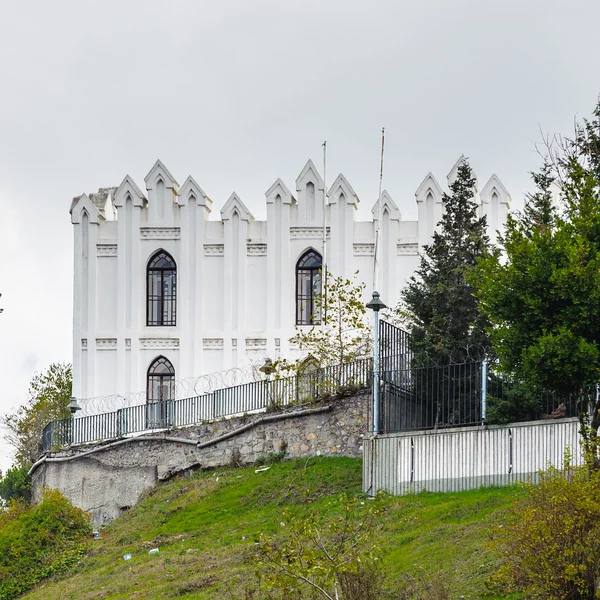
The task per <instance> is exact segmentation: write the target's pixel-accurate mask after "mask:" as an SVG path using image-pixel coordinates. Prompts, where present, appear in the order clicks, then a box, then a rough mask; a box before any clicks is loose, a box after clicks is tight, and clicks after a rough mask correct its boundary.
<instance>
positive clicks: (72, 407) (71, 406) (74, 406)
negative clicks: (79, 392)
mask: <svg viewBox="0 0 600 600" xmlns="http://www.w3.org/2000/svg"><path fill="white" fill-rule="evenodd" d="M69 410H70V411H71V421H69V444H72V443H73V442H74V441H75V440H74V438H75V423H74V421H75V413H76V412H77V411H78V410H81V406H79V404H78V403H77V398H75V396H71V402H69Z"/></svg>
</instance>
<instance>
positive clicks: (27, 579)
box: [0, 490, 90, 600]
mask: <svg viewBox="0 0 600 600" xmlns="http://www.w3.org/2000/svg"><path fill="white" fill-rule="evenodd" d="M89 532H90V524H89V518H88V516H87V515H86V514H85V513H84V512H83V511H81V510H79V509H78V508H74V507H73V505H72V504H71V503H70V502H69V501H68V500H67V499H66V498H64V497H63V496H61V495H60V493H59V492H58V491H56V490H46V491H45V492H44V496H43V498H42V502H41V503H40V504H38V505H34V506H28V505H27V504H26V503H24V502H20V501H13V502H11V503H10V504H9V507H8V508H7V510H5V511H3V512H1V513H0V600H11V599H12V598H16V597H17V596H19V595H21V594H23V593H24V592H25V591H27V590H28V589H30V588H31V587H33V586H34V585H35V584H36V583H38V582H39V581H41V580H42V579H45V578H47V577H50V576H58V575H61V574H63V573H65V572H66V571H67V570H68V569H69V568H71V567H72V566H73V565H74V564H75V563H77V561H78V560H80V559H81V557H82V556H83V554H84V552H85V544H84V540H85V538H86V537H87V536H88V535H89Z"/></svg>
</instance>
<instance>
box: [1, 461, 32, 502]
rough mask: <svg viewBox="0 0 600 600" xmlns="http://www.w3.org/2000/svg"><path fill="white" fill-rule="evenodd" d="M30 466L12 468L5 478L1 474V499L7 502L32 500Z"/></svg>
mask: <svg viewBox="0 0 600 600" xmlns="http://www.w3.org/2000/svg"><path fill="white" fill-rule="evenodd" d="M29 466H30V465H23V466H22V467H11V468H10V469H9V470H8V471H7V472H6V475H4V477H2V473H0V498H2V499H3V500H4V501H5V502H8V501H9V500H17V499H22V500H26V501H29V500H31V477H30V476H29V474H28V473H29Z"/></svg>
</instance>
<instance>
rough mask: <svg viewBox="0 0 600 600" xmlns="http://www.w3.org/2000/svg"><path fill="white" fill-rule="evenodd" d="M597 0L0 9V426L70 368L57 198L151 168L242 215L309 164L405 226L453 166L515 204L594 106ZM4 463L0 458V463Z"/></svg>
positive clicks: (65, 221)
mask: <svg viewBox="0 0 600 600" xmlns="http://www.w3.org/2000/svg"><path fill="white" fill-rule="evenodd" d="M599 25H600V2H598V1H597V0H587V1H586V0H569V1H568V2H567V1H566V0H561V1H556V0H471V1H469V0H453V1H452V2H450V1H448V0H419V1H416V0H413V1H411V2H408V1H407V0H371V1H370V2H366V1H358V0H321V1H316V0H294V1H293V2H292V1H290V0H272V1H267V0H253V1H249V0H246V1H244V0H229V1H227V0H219V1H218V2H215V1H214V0H212V1H205V0H189V1H185V0H171V1H170V2H164V1H163V2H157V1H156V0H144V1H143V2H142V1H133V0H130V1H126V2H124V1H123V0H120V1H119V2H115V1H113V0H102V1H91V0H87V1H85V0H84V1H82V0H77V1H75V0H55V1H53V2H48V1H47V0H30V1H27V0H0V292H1V293H2V294H3V296H2V298H1V299H0V306H2V307H3V308H4V309H5V310H4V313H3V314H2V315H0V342H1V343H0V375H1V380H2V382H3V387H2V393H1V394H0V412H4V411H6V410H8V409H10V408H11V407H15V406H17V405H19V404H21V403H22V402H24V401H25V399H26V393H27V388H28V383H29V381H30V379H31V377H32V375H33V374H34V372H35V371H39V370H41V369H44V368H46V367H47V366H48V365H49V364H50V363H51V362H53V361H58V360H66V361H70V360H71V350H72V349H71V308H72V261H73V257H72V233H71V224H70V219H69V214H68V209H69V205H70V201H71V198H72V197H73V196H75V195H78V194H81V193H83V192H92V191H96V190H97V188H98V187H100V186H110V185H118V184H119V183H120V182H121V180H122V179H123V177H124V176H125V174H127V173H129V174H131V175H132V176H133V177H134V179H135V180H136V181H137V182H138V184H139V185H140V187H143V178H144V176H145V175H146V173H147V172H148V170H149V169H150V168H151V167H152V165H153V164H154V161H155V160H156V158H161V160H162V161H163V162H164V163H165V164H166V165H167V167H168V168H169V169H170V171H171V172H172V174H173V176H174V177H175V178H176V179H177V180H178V181H179V182H180V183H183V181H184V180H185V178H186V176H187V175H188V174H192V175H193V176H194V178H195V179H196V181H198V183H199V184H200V185H201V186H202V187H203V189H204V190H205V192H206V193H207V194H208V195H209V196H211V197H212V198H213V200H214V205H213V211H214V212H213V216H215V218H217V217H218V214H219V210H220V208H221V207H222V205H223V204H224V202H225V201H226V199H227V198H228V196H229V194H230V193H231V192H232V191H233V190H235V191H237V192H238V194H239V195H240V197H241V198H242V200H243V201H244V202H245V203H246V204H247V206H248V207H249V208H250V209H251V210H252V211H253V213H254V215H255V216H256V217H257V218H264V215H265V210H264V192H265V190H267V189H268V188H269V186H270V185H271V183H272V182H273V181H274V180H275V179H276V178H277V177H282V178H283V180H284V181H285V182H286V183H287V185H288V187H290V189H293V186H294V181H295V178H296V176H297V174H298V173H299V172H300V170H301V169H302V167H303V165H304V163H305V162H306V160H307V159H308V158H312V159H313V160H314V161H315V163H316V164H317V165H321V164H322V159H321V143H322V141H323V140H327V142H328V180H329V181H330V182H332V181H333V179H334V178H335V176H336V175H337V173H339V172H340V171H342V172H343V173H344V174H345V175H346V177H347V178H348V180H349V181H350V183H351V184H352V185H353V187H354V189H355V190H356V192H357V193H358V195H359V197H360V198H361V200H362V204H361V210H360V212H359V214H360V216H361V217H362V218H368V216H369V215H370V209H371V206H372V204H373V202H374V201H375V199H376V195H377V186H378V169H379V144H380V137H379V136H380V130H381V127H382V126H385V127H386V157H385V176H384V180H385V181H384V185H385V187H386V188H387V189H388V190H389V192H390V193H391V195H392V196H393V198H394V199H395V200H396V202H397V204H398V205H399V207H400V210H401V212H402V214H403V217H404V218H409V219H413V218H415V216H416V207H415V203H414V191H415V189H416V188H417V186H418V185H419V183H420V182H421V180H422V179H423V177H424V176H425V175H426V174H427V173H428V172H429V171H432V172H433V173H434V175H435V176H436V178H437V179H438V181H439V182H440V183H441V184H444V183H445V175H446V173H447V172H448V171H449V170H450V168H451V167H452V165H453V164H454V162H455V160H456V159H457V158H458V156H459V155H460V154H461V153H464V154H465V155H466V156H468V157H469V158H470V159H471V164H472V166H473V167H474V170H475V172H476V173H477V175H478V176H479V179H480V182H481V184H483V183H485V182H486V181H487V179H488V178H489V176H490V175H492V173H494V172H495V173H497V174H498V176H499V177H500V178H501V180H502V181H503V182H504V184H505V185H506V187H507V188H508V190H509V191H510V192H511V194H512V197H513V206H515V205H517V206H520V205H521V204H522V198H523V195H524V193H525V191H527V190H530V189H531V185H530V183H529V178H528V175H527V173H528V171H530V170H532V169H535V168H536V167H537V166H538V165H539V162H540V160H539V157H538V155H537V154H536V150H535V143H536V142H539V141H540V139H541V137H540V133H539V127H541V128H542V129H543V130H544V131H546V132H562V133H569V132H570V131H571V130H572V124H573V118H574V116H576V115H580V116H586V115H588V114H590V112H591V110H592V108H593V107H594V105H595V102H596V98H597V95H598V93H599V92H600V78H599V77H598V74H600V51H599V50H598V46H597V39H598V38H597V31H598V26H599ZM9 465H10V456H9V449H8V447H7V446H6V445H0V469H3V470H4V469H6V468H7V467H8V466H9Z"/></svg>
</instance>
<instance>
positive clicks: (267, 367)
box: [258, 358, 275, 379]
mask: <svg viewBox="0 0 600 600" xmlns="http://www.w3.org/2000/svg"><path fill="white" fill-rule="evenodd" d="M258 370H259V371H260V372H261V373H264V374H265V375H266V376H267V379H270V378H271V374H272V373H274V372H275V367H274V366H273V361H272V360H271V359H270V358H266V359H265V364H264V365H263V366H262V367H260V368H259V369H258Z"/></svg>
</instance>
